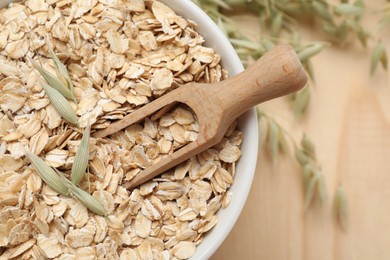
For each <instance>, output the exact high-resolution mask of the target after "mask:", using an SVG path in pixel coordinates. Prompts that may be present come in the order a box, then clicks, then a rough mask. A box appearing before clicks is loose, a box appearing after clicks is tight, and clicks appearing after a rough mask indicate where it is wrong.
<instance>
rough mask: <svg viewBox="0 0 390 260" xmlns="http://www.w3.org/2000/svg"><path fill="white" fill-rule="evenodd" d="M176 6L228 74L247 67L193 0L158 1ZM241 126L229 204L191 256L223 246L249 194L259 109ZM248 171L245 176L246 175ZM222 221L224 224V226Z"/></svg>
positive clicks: (205, 256)
mask: <svg viewBox="0 0 390 260" xmlns="http://www.w3.org/2000/svg"><path fill="white" fill-rule="evenodd" d="M159 1H161V2H163V3H164V4H166V5H167V6H169V7H170V8H171V9H173V10H174V11H175V12H176V13H177V14H179V15H181V16H183V17H184V18H185V19H189V20H192V21H194V22H195V23H196V24H197V29H196V30H197V31H198V32H199V33H200V34H201V35H202V36H203V37H204V39H205V46H208V47H212V48H213V49H214V50H216V52H217V53H218V54H219V55H221V62H222V67H223V68H224V69H227V71H228V72H229V75H231V76H234V75H236V74H239V73H240V72H242V71H243V70H244V67H243V66H242V63H241V61H240V59H239V57H238V55H237V53H236V51H235V50H234V48H233V46H232V45H231V44H230V42H229V40H228V39H227V38H226V36H225V34H224V33H223V32H222V31H221V30H220V29H219V27H218V26H217V25H216V24H215V23H214V21H213V20H212V19H211V18H210V17H209V16H208V15H207V14H206V13H205V12H204V11H203V10H202V9H201V8H200V7H198V6H197V5H196V4H195V3H193V2H192V1H191V0H159ZM238 126H239V128H240V130H241V131H242V132H243V134H244V139H243V143H242V145H241V151H242V156H241V158H240V160H239V161H238V162H237V165H236V172H237V174H241V175H242V176H243V177H239V178H237V177H238V175H235V177H234V178H235V180H234V182H233V185H232V187H230V191H232V192H233V195H232V199H231V201H230V204H229V206H228V207H227V208H225V209H222V208H221V209H220V210H218V212H217V216H218V219H219V220H218V223H217V225H216V226H214V227H213V228H212V229H211V230H210V231H209V232H208V233H207V234H206V235H205V237H204V240H203V242H202V243H201V244H199V245H198V246H197V248H196V251H195V254H194V255H193V256H192V257H191V259H208V258H210V257H211V256H212V255H213V254H214V253H215V252H216V251H217V249H218V248H219V247H220V245H221V244H222V243H223V241H224V240H225V239H226V237H227V236H228V234H229V233H230V231H231V229H232V228H233V226H234V224H235V223H236V221H237V219H238V217H239V215H240V213H241V211H242V209H243V207H244V204H245V202H246V199H247V197H248V194H249V191H250V187H251V184H252V182H253V177H254V174H255V170H256V164H257V154H258V135H259V131H258V122H257V114H256V109H255V108H252V109H250V110H249V111H247V112H246V113H244V114H243V115H242V116H241V117H240V118H239V120H238ZM244 174H245V175H244ZM221 222H223V225H221Z"/></svg>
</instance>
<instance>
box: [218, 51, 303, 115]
mask: <svg viewBox="0 0 390 260" xmlns="http://www.w3.org/2000/svg"><path fill="white" fill-rule="evenodd" d="M307 80H308V79H307V75H306V73H305V71H304V69H303V67H302V64H301V62H300V60H299V58H298V55H297V54H296V52H295V50H294V49H293V48H292V47H291V46H289V45H284V44H283V45H278V46H276V47H275V48H273V49H272V50H271V51H269V52H267V53H266V54H265V55H263V56H262V57H261V58H260V59H259V60H257V61H256V62H255V63H254V64H252V65H251V66H250V67H249V68H248V69H246V70H245V71H243V72H242V73H240V74H238V75H236V76H234V77H232V78H230V79H227V80H224V81H221V82H219V83H218V84H217V85H216V87H215V89H214V91H216V92H217V93H216V94H217V96H219V98H220V100H221V104H223V106H224V110H225V112H227V114H228V117H229V118H232V119H235V118H237V117H238V116H240V115H241V114H242V113H244V112H245V111H246V110H248V109H249V108H251V107H253V106H255V105H257V104H259V103H262V102H264V101H267V100H270V99H274V98H278V97H281V96H284V95H287V94H290V93H292V92H295V91H298V90H300V89H301V88H302V87H304V86H305V84H306V82H307Z"/></svg>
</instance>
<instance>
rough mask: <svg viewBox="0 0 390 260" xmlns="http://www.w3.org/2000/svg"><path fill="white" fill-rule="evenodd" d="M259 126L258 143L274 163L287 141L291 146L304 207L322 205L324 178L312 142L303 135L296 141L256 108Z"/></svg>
mask: <svg viewBox="0 0 390 260" xmlns="http://www.w3.org/2000/svg"><path fill="white" fill-rule="evenodd" d="M257 111H258V117H259V128H260V133H261V136H260V145H261V146H262V147H263V149H264V150H265V151H267V152H268V154H270V157H271V160H272V162H273V164H274V165H275V164H276V162H277V160H278V154H279V153H286V152H287V150H288V149H287V147H288V144H287V143H288V141H289V144H290V146H292V147H293V149H294V153H295V157H296V160H297V162H298V164H299V165H300V167H301V172H302V173H301V174H302V182H303V190H304V194H305V208H306V209H308V208H309V207H310V206H311V205H313V203H314V201H316V200H317V201H318V202H319V203H320V204H321V205H323V204H324V203H325V201H326V198H327V192H326V186H325V179H324V176H323V173H322V171H321V168H320V167H319V164H318V162H317V160H316V152H315V147H314V144H313V143H312V142H311V141H310V140H309V139H308V137H307V136H306V135H303V137H302V139H301V140H300V142H299V143H298V142H297V141H296V140H295V139H294V138H293V137H292V136H291V135H289V133H288V132H287V130H286V129H284V128H283V127H282V126H281V125H280V124H278V123H277V122H276V121H275V119H273V118H272V117H271V116H269V115H268V114H266V113H265V112H264V111H262V110H260V109H259V108H258V109H257Z"/></svg>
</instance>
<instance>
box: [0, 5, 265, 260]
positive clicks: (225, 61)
mask: <svg viewBox="0 0 390 260" xmlns="http://www.w3.org/2000/svg"><path fill="white" fill-rule="evenodd" d="M161 1H162V2H164V3H165V4H166V5H168V6H169V7H171V8H172V9H173V10H174V11H175V12H176V13H178V14H180V15H181V16H183V17H184V18H187V19H191V20H193V21H195V22H196V23H197V24H198V28H197V31H198V32H200V34H201V35H203V37H204V38H205V40H206V46H209V47H212V48H213V49H215V50H216V52H217V53H219V54H220V55H221V57H222V66H223V68H225V69H227V70H228V71H229V75H230V76H234V75H236V74H238V73H239V72H241V71H242V70H243V66H242V64H241V62H240V59H239V58H238V56H237V54H236V52H235V51H234V49H233V47H232V46H231V44H230V43H229V41H228V39H227V38H226V37H225V35H224V34H223V33H222V31H221V30H220V29H219V28H218V26H217V25H216V24H215V23H214V22H213V21H212V20H211V19H210V18H209V17H208V16H207V14H205V13H204V12H203V11H202V10H201V9H200V8H199V7H198V6H196V5H195V4H194V3H193V2H192V1H191V0H161ZM9 2H11V0H0V8H2V7H5V6H7V4H8V3H9ZM238 123H239V124H238V126H239V128H240V130H241V131H242V132H243V134H244V141H243V143H242V146H241V151H242V156H241V158H240V160H239V162H238V163H237V167H236V176H235V179H234V183H233V185H232V187H231V188H230V191H232V192H233V196H232V200H231V202H230V204H229V206H228V207H227V208H226V209H221V210H219V211H218V213H217V215H218V224H217V225H216V226H215V227H214V228H213V229H211V230H210V232H209V233H207V235H206V236H205V238H204V241H203V242H202V243H201V244H200V245H199V246H198V247H197V249H196V252H195V254H194V256H193V257H192V258H191V259H201V260H203V259H208V258H210V257H211V256H212V255H213V253H214V252H215V251H216V250H217V249H218V247H219V246H220V245H221V244H222V242H223V241H224V239H225V238H226V237H227V235H228V234H229V232H230V230H231V229H232V228H233V226H234V224H235V223H236V221H237V219H238V216H239V215H240V213H241V210H242V208H243V207H244V204H245V201H246V198H247V196H248V193H249V190H250V187H251V184H252V180H253V175H254V173H255V168H256V161H257V150H258V127H257V116H256V111H255V109H251V110H249V111H248V112H246V113H245V114H244V115H242V116H241V117H240V119H239V121H238Z"/></svg>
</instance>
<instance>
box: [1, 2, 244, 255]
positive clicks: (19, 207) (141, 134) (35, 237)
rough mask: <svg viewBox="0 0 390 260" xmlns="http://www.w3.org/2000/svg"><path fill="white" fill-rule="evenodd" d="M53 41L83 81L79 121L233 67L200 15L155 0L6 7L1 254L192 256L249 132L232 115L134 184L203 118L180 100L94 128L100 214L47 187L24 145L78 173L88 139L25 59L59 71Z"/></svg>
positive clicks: (78, 82) (110, 117)
mask: <svg viewBox="0 0 390 260" xmlns="http://www.w3.org/2000/svg"><path fill="white" fill-rule="evenodd" d="M48 42H50V44H51V45H52V47H53V49H54V51H55V52H56V53H57V55H58V57H59V58H60V59H61V60H62V62H64V63H65V65H66V66H67V69H68V71H69V73H70V76H71V78H72V80H73V82H74V85H75V94H76V99H77V104H75V103H72V106H73V107H74V109H75V111H76V113H77V115H78V116H79V125H80V126H81V127H85V126H86V125H87V123H88V120H91V123H92V124H93V126H92V129H93V130H94V129H95V130H96V129H102V128H105V127H107V126H108V125H109V124H110V123H111V122H113V121H115V120H118V119H121V118H123V117H124V116H125V115H126V114H128V113H131V112H132V111H134V110H136V109H138V108H139V107H141V106H142V105H144V104H146V103H148V102H150V101H152V100H153V99H155V98H158V97H159V96H161V95H164V94H165V93H167V92H169V91H171V90H172V89H174V88H176V87H180V85H181V84H185V83H186V82H191V81H198V82H215V81H220V80H223V79H225V78H226V77H227V73H226V71H225V70H223V69H222V68H221V66H220V64H219V62H220V56H219V55H218V54H216V53H215V52H214V50H213V49H211V48H207V47H204V46H203V42H204V39H203V38H202V36H200V35H199V34H198V33H197V32H196V28H195V24H194V23H193V22H191V21H188V20H186V19H184V18H182V17H180V16H178V15H176V14H175V13H174V12H173V11H172V10H171V9H170V8H169V7H167V6H166V5H164V4H162V3H160V2H157V1H142V0H112V1H108V0H73V1H72V0H46V1H45V0H27V1H22V2H21V3H14V4H11V5H10V6H9V7H8V8H7V9H2V10H0V253H1V254H2V255H1V256H0V259H1V260H2V259H10V258H11V259H12V258H13V259H46V258H54V259H64V260H65V259H137V258H138V259H186V258H189V257H191V256H192V255H193V254H194V252H195V249H196V246H197V245H199V244H200V243H202V240H203V236H204V234H205V233H207V232H208V231H209V230H210V229H212V228H213V226H215V225H216V224H217V222H218V218H217V216H216V215H215V214H216V212H217V211H218V210H219V209H220V208H221V207H227V206H228V204H229V201H230V198H231V196H232V194H231V193H230V192H229V187H230V186H231V185H232V183H233V177H234V168H235V163H236V161H237V160H238V159H239V157H240V149H239V147H240V145H241V142H242V134H241V132H239V131H237V130H236V126H235V124H234V125H232V126H231V127H230V128H229V130H228V132H227V133H226V135H225V138H224V139H223V140H222V142H221V143H220V144H218V145H216V146H215V147H213V148H211V149H209V150H207V151H205V152H203V153H201V154H199V155H198V156H196V157H193V158H191V159H190V160H188V161H186V162H184V163H182V164H181V165H179V166H177V167H176V168H175V169H172V170H170V171H168V172H166V173H164V174H162V175H161V176H159V177H158V178H155V179H154V180H152V181H149V182H148V183H145V184H143V185H141V186H140V187H139V188H137V189H134V190H132V191H128V190H126V189H125V188H123V187H122V186H121V184H122V183H123V182H124V181H127V180H130V179H131V178H133V177H134V176H135V175H137V174H138V173H139V172H140V171H142V170H143V169H145V168H147V167H148V166H150V165H152V164H153V163H155V162H156V161H158V160H160V159H161V158H162V157H163V156H165V155H167V154H170V153H172V152H174V151H175V150H177V149H179V148H181V147H183V146H184V145H185V144H187V143H189V142H191V141H193V140H195V139H196V137H197V132H198V130H199V125H198V123H197V122H196V117H194V115H193V114H192V113H191V111H189V110H188V109H187V108H186V107H183V106H176V107H174V108H173V110H171V111H166V112H165V113H160V114H159V115H158V116H154V117H151V118H147V119H146V120H145V122H143V123H140V124H135V125H132V126H130V127H128V128H127V129H125V130H124V131H122V132H119V133H117V134H115V135H113V136H111V137H110V138H104V139H93V138H92V140H91V143H90V157H89V159H90V161H89V171H90V181H91V187H90V188H91V194H92V195H93V196H95V197H96V198H97V199H99V200H100V201H101V203H102V205H103V206H104V208H105V210H106V212H107V213H108V218H104V217H100V216H97V215H94V214H93V213H91V212H90V211H88V210H87V209H86V208H85V207H84V206H83V205H82V204H81V203H79V202H77V201H75V200H74V199H72V198H67V197H63V196H62V195H59V194H57V193H56V192H54V191H53V190H51V189H50V188H49V187H48V186H46V185H45V183H43V182H42V180H41V179H40V178H39V176H38V175H37V173H36V172H35V170H34V168H33V167H32V166H30V164H29V161H28V160H27V159H26V158H25V156H24V147H27V148H28V149H30V150H31V151H32V152H34V153H35V154H37V155H39V156H40V157H41V158H43V159H45V160H46V162H47V163H49V164H50V165H51V166H53V167H56V168H58V169H60V170H61V171H63V172H65V173H69V171H70V169H71V165H72V162H73V160H74V156H75V153H76V150H77V147H78V145H79V144H80V139H81V134H80V130H78V129H76V128H74V127H73V126H71V125H69V124H68V123H66V122H65V121H64V120H62V119H61V117H60V115H59V114H58V113H57V111H56V110H55V108H54V106H53V105H52V104H51V103H50V100H49V99H48V97H47V96H46V94H45V92H44V91H43V89H42V87H41V86H40V84H38V80H39V75H38V73H37V71H36V70H34V69H33V66H32V64H31V62H30V61H29V60H28V57H30V58H32V59H34V60H35V61H37V62H40V63H41V64H42V65H43V67H44V68H46V69H47V70H49V71H52V72H53V73H55V70H54V63H53V61H52V60H51V59H50V55H49V52H48V44H47V43H48ZM82 188H84V189H85V190H88V184H87V180H86V178H85V179H84V180H83V181H82ZM233 196H234V195H233ZM108 219H109V220H108Z"/></svg>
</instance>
